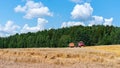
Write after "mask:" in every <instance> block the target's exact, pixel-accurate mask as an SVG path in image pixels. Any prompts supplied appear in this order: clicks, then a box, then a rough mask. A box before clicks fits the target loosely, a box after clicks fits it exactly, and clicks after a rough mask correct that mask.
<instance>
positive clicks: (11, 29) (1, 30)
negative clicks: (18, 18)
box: [0, 20, 20, 37]
mask: <svg viewBox="0 0 120 68" xmlns="http://www.w3.org/2000/svg"><path fill="white" fill-rule="evenodd" d="M18 29H20V26H18V25H15V24H14V22H13V21H11V20H9V21H7V23H6V24H5V25H4V26H2V25H0V36H1V37H3V36H9V35H13V34H15V33H17V32H18V31H17V30H18Z"/></svg>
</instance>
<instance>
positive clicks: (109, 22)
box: [103, 18, 113, 26]
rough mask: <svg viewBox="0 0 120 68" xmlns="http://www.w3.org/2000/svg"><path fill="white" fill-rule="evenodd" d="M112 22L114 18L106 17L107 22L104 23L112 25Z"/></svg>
mask: <svg viewBox="0 0 120 68" xmlns="http://www.w3.org/2000/svg"><path fill="white" fill-rule="evenodd" d="M112 22H113V18H110V19H105V22H104V23H103V25H105V26H106V25H108V26H111V25H112Z"/></svg>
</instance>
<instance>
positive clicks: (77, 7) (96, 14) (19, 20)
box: [0, 0, 120, 37]
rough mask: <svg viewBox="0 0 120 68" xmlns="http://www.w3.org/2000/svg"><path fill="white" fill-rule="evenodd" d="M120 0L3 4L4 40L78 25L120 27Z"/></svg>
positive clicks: (0, 6) (21, 0) (1, 25)
mask: <svg viewBox="0 0 120 68" xmlns="http://www.w3.org/2000/svg"><path fill="white" fill-rule="evenodd" d="M119 3H120V0H115V1H114V0H8V1H5V0H1V1H0V9H1V11H0V36H2V37H4V36H9V35H14V34H16V33H27V32H37V31H41V30H44V29H50V28H55V29H56V28H63V27H70V26H76V25H83V26H92V25H105V26H106V25H114V26H118V27H119V26H120V24H119V22H120V8H119V6H120V4H119Z"/></svg>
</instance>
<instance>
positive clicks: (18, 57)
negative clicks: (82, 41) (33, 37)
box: [0, 45, 120, 68]
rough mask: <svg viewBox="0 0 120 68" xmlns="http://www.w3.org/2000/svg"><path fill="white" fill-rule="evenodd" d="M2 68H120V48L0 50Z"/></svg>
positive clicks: (117, 46)
mask: <svg viewBox="0 0 120 68" xmlns="http://www.w3.org/2000/svg"><path fill="white" fill-rule="evenodd" d="M0 68H120V46H119V45H116V46H96V47H83V48H27V49H0Z"/></svg>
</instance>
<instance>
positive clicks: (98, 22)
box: [88, 16, 104, 26]
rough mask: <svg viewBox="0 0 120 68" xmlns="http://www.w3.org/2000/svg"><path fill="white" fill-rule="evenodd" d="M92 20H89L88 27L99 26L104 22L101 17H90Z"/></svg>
mask: <svg viewBox="0 0 120 68" xmlns="http://www.w3.org/2000/svg"><path fill="white" fill-rule="evenodd" d="M92 17H93V20H91V21H90V22H89V24H88V26H92V25H101V24H102V23H103V22H104V19H103V17H102V16H92Z"/></svg>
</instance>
